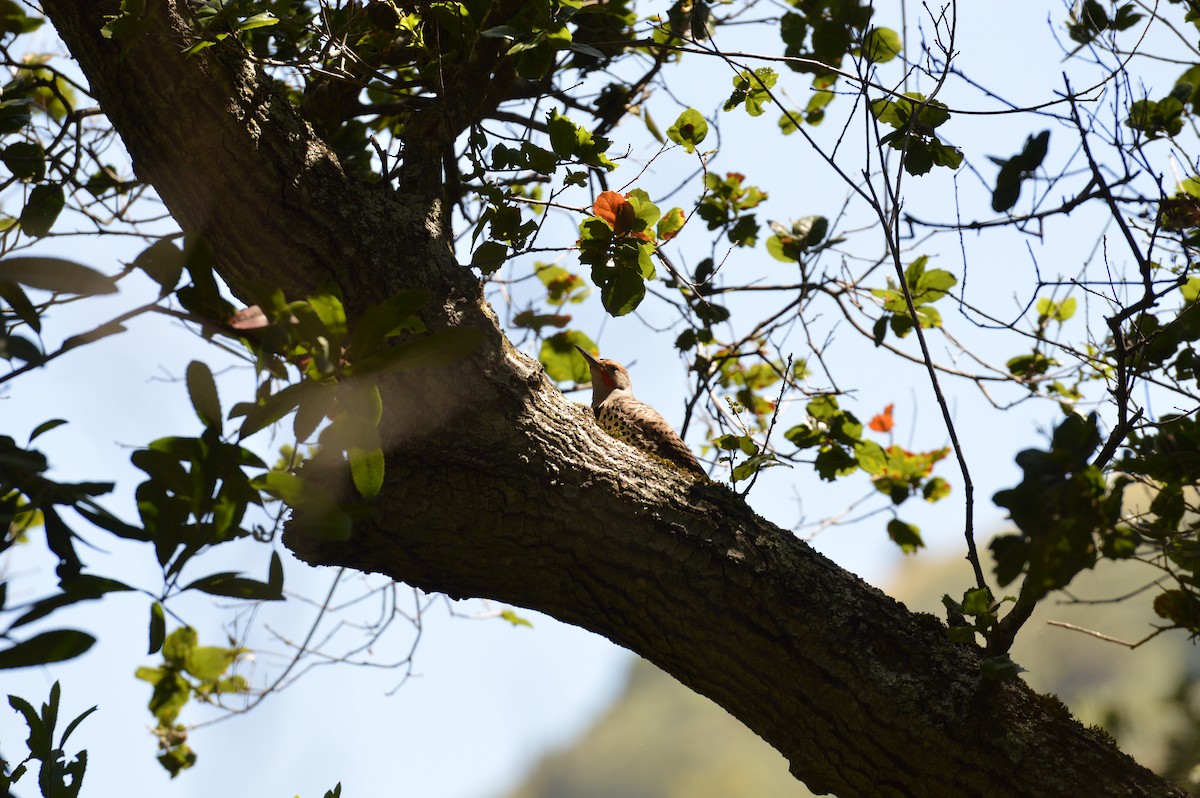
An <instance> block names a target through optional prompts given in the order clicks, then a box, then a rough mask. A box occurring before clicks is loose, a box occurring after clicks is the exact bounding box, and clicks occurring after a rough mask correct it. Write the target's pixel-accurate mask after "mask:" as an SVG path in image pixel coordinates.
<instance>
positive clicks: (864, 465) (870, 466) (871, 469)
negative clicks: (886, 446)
mask: <svg viewBox="0 0 1200 798" xmlns="http://www.w3.org/2000/svg"><path fill="white" fill-rule="evenodd" d="M854 459H855V460H858V467H859V468H861V469H862V470H863V471H866V472H867V473H868V474H871V475H872V476H875V475H878V474H882V473H883V469H884V468H885V467H886V466H887V463H888V458H887V454H886V453H885V452H884V450H883V447H882V446H880V445H879V444H878V443H876V442H875V441H860V442H858V443H856V444H855V445H854Z"/></svg>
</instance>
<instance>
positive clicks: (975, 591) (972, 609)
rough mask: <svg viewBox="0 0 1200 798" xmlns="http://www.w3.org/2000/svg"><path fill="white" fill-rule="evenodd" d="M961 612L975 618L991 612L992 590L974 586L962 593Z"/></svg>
mask: <svg viewBox="0 0 1200 798" xmlns="http://www.w3.org/2000/svg"><path fill="white" fill-rule="evenodd" d="M962 612H963V614H964V615H971V616H974V617H976V618H978V617H980V616H982V615H987V614H988V613H990V612H992V591H990V590H988V589H987V588H986V587H976V588H972V589H970V590H968V591H967V592H966V593H964V594H963V600H962Z"/></svg>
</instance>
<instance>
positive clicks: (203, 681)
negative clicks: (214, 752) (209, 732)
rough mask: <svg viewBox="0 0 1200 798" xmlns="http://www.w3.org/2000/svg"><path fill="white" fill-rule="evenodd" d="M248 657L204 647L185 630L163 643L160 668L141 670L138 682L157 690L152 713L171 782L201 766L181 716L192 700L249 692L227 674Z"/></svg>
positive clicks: (193, 632)
mask: <svg viewBox="0 0 1200 798" xmlns="http://www.w3.org/2000/svg"><path fill="white" fill-rule="evenodd" d="M245 653H246V649H244V648H241V647H238V646H233V647H226V646H202V645H200V644H199V635H197V633H196V630H195V629H192V628H191V627H189V626H181V627H179V628H178V629H176V630H174V631H173V632H171V633H170V634H169V635H167V636H166V638H165V639H164V640H163V644H162V664H161V665H159V666H157V667H153V668H152V667H141V668H138V669H137V671H136V673H135V675H136V676H137V678H139V679H141V680H142V681H144V682H149V683H150V685H151V686H152V687H153V688H154V691H153V693H151V695H150V704H149V709H150V714H152V715H153V716H154V719H155V721H156V722H157V726H156V727H155V729H154V734H155V736H156V737H157V738H158V747H159V754H158V762H159V764H160V765H162V766H163V768H165V769H166V770H167V772H168V773H170V774H171V777H172V778H174V777H175V776H178V775H179V774H180V773H181V772H182V771H183V770H186V769H187V768H190V767H191V766H192V765H194V764H196V753H195V752H194V751H193V750H192V749H191V747H190V746H189V745H188V744H187V728H186V727H185V726H183V725H182V724H179V723H177V720H178V718H179V713H180V712H181V711H182V710H183V708H184V707H185V706H187V703H188V702H189V701H190V700H192V699H193V698H195V699H196V700H198V701H202V702H210V701H213V700H215V699H218V698H219V697H220V696H223V695H230V694H239V693H245V692H246V691H247V690H248V689H249V684H248V683H247V681H246V679H245V677H243V676H241V675H239V674H228V671H229V669H230V668H231V667H233V665H234V663H235V662H237V660H238V658H239V657H241V656H242V655H243V654H245Z"/></svg>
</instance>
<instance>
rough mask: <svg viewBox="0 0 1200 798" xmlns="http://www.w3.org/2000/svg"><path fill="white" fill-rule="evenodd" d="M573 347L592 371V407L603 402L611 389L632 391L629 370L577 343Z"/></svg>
mask: <svg viewBox="0 0 1200 798" xmlns="http://www.w3.org/2000/svg"><path fill="white" fill-rule="evenodd" d="M575 348H576V349H578V350H579V354H581V355H583V359H584V360H586V361H587V364H588V368H589V369H590V370H591V372H592V406H593V407H595V406H596V405H599V404H600V403H601V402H603V401H604V400H605V398H607V397H608V395H609V394H610V393H612V392H613V391H630V392H632V391H633V382H631V381H630V379H629V372H628V371H626V370H625V367H624V366H622V365H621V364H620V363H618V362H617V361H615V360H601V359H599V358H597V357H596V356H594V355H593V354H592V353H591V352H589V351H587V350H586V349H584V348H583V347H582V346H579V345H578V344H576V346H575Z"/></svg>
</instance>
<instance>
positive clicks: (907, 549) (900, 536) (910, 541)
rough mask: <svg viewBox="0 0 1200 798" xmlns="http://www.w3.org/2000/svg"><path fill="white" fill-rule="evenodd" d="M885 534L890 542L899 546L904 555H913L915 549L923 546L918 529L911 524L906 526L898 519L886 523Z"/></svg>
mask: <svg viewBox="0 0 1200 798" xmlns="http://www.w3.org/2000/svg"><path fill="white" fill-rule="evenodd" d="M887 532H888V537H889V538H891V539H892V542H893V543H895V544H896V545H897V546H899V547H900V550H901V551H902V552H904V553H905V554H915V553H916V551H917V549H919V548H922V547H923V546H924V545H925V543H924V541H922V540H921V531H920V529H918V528H917V527H915V526H913V525H912V524H906V523H905V522H903V521H901V520H900V519H899V518H893V519H892V520H891V521H888V525H887Z"/></svg>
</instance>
